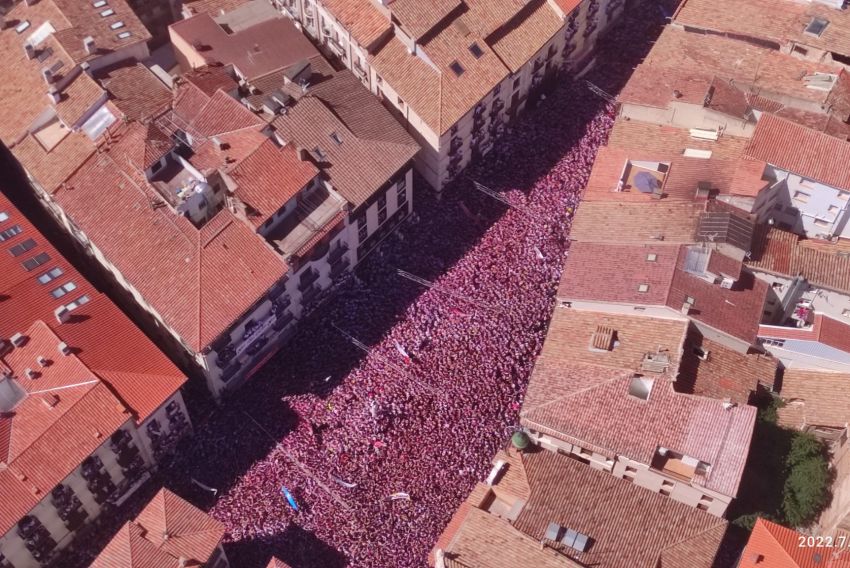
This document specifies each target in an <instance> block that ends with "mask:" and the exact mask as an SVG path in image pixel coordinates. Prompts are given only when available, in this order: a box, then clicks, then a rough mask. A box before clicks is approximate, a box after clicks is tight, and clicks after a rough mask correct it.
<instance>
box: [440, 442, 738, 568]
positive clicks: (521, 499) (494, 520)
mask: <svg viewBox="0 0 850 568" xmlns="http://www.w3.org/2000/svg"><path fill="white" fill-rule="evenodd" d="M497 460H502V461H503V462H504V463H505V464H506V465H505V468H504V470H503V473H502V474H501V475H500V476H499V477H498V478H497V480H496V482H495V483H494V484H493V485H492V486H488V485H486V484H484V483H479V484H478V486H477V487H476V488H475V490H473V492H472V495H470V497H469V499H467V501H466V502H464V504H463V505H462V506H461V508H460V509H459V510H458V513H457V514H456V516H455V518H454V519H452V522H451V523H450V524H449V527H447V529H446V530H445V531H444V533H443V535H442V536H441V537H440V540H439V541H438V543H437V547H439V548H442V549H443V550H444V552H445V557H446V560H447V562H446V566H447V567H449V568H454V567H461V566H474V567H475V568H514V567H516V566H535V567H537V566H539V567H540V568H549V567H551V568H557V567H561V568H569V567H573V566H579V565H581V566H587V565H591V566H597V567H599V568H655V567H656V566H658V565H659V562H660V563H661V564H660V565H662V566H665V567H670V568H685V567H688V568H709V567H710V566H712V563H713V561H714V557H715V554H716V552H717V551H718V549H719V547H720V543H721V540H722V538H723V536H724V534H725V532H726V521H724V520H722V519H718V518H717V517H713V516H711V515H709V514H707V513H704V512H703V511H699V510H698V509H695V508H693V507H688V506H687V505H684V504H682V503H678V502H676V501H674V500H672V499H669V498H665V497H664V496H662V495H659V494H656V493H652V492H650V491H647V490H646V489H643V488H640V487H636V486H634V485H632V484H630V483H628V482H625V481H623V480H621V479H617V478H615V477H613V476H611V475H610V474H608V473H605V472H601V471H596V470H594V469H592V468H590V467H587V466H586V465H584V464H581V463H579V462H577V461H575V460H572V459H570V458H568V457H565V456H561V455H558V454H556V453H553V452H549V451H545V450H539V451H536V452H530V453H525V454H522V455H519V454H517V453H516V452H515V451H514V450H509V451H507V452H500V453H499V454H498V455H497V456H496V457H495V459H494V462H496V461H497ZM500 502H517V503H518V507H519V509H520V510H519V513H518V516H517V518H516V520H515V521H513V522H510V521H509V520H506V519H504V518H500V515H499V514H498V512H497V511H498V507H497V505H499V504H500ZM551 523H555V524H557V525H559V526H560V527H561V528H562V529H561V530H560V531H559V532H561V533H563V532H564V530H572V531H575V532H577V533H580V534H583V535H586V536H587V537H589V541H588V542H589V546H587V547H586V548H585V550H584V551H579V550H577V549H576V548H573V547H569V546H567V545H564V544H560V543H556V542H552V541H551V540H549V541H545V540H544V539H545V535H546V531H547V529H548V527H549V526H550V524H551ZM542 542H547V543H548V546H543V545H542V544H541V543H542Z"/></svg>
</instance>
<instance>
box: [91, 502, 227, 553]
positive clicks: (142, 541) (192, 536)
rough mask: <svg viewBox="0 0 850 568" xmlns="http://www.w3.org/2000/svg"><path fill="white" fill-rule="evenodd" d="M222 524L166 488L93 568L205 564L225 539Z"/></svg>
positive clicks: (108, 548)
mask: <svg viewBox="0 0 850 568" xmlns="http://www.w3.org/2000/svg"><path fill="white" fill-rule="evenodd" d="M224 532H225V529H224V525H223V524H221V523H220V522H219V521H217V520H215V519H213V518H212V517H210V516H209V515H207V514H206V513H204V512H203V511H201V510H199V509H197V508H196V507H194V506H192V505H191V504H189V503H188V502H186V501H184V500H183V499H181V498H180V497H178V496H177V495H175V494H174V493H172V492H170V491H168V490H167V489H162V490H160V492H159V493H157V494H156V495H155V496H154V498H153V499H151V501H150V503H148V504H147V505H146V506H145V508H144V509H142V512H141V513H139V515H138V516H137V517H136V519H135V520H134V521H131V522H129V523H127V524H126V525H124V527H123V528H122V530H121V531H119V532H118V534H117V535H115V537H114V538H113V539H112V541H111V542H110V543H109V544H108V545H107V546H106V548H105V549H104V550H103V552H101V553H100V555H99V556H98V557H97V558H96V559H95V561H94V563H93V564H92V567H93V568H163V567H165V566H172V565H173V566H176V565H177V561H178V559H180V558H185V559H186V560H188V561H190V562H196V563H199V564H204V563H206V562H207V561H208V560H209V559H210V556H211V555H212V553H213V551H214V550H215V549H216V548H217V547H218V545H219V543H220V542H221V539H222V538H223V537H224Z"/></svg>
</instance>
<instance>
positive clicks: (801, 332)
mask: <svg viewBox="0 0 850 568" xmlns="http://www.w3.org/2000/svg"><path fill="white" fill-rule="evenodd" d="M759 337H768V338H772V339H796V340H798V341H817V342H819V343H823V344H824V345H828V346H830V347H834V348H835V349H840V350H841V351H846V352H848V353H850V325H848V324H846V323H844V322H842V321H838V320H837V319H834V318H831V317H829V316H827V315H825V314H815V320H814V322H813V323H812V325H811V326H809V327H805V328H801V327H785V326H778V325H760V326H759Z"/></svg>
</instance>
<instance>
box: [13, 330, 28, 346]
mask: <svg viewBox="0 0 850 568" xmlns="http://www.w3.org/2000/svg"><path fill="white" fill-rule="evenodd" d="M9 341H11V342H12V345H14V346H15V347H22V346H23V345H25V344H26V342H27V336H26V335H24V334H23V333H16V334H15V335H13V336H12V337H10V338H9Z"/></svg>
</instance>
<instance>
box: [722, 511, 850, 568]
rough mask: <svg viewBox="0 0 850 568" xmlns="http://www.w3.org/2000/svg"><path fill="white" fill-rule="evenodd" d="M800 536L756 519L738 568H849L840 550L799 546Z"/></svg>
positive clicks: (848, 557)
mask: <svg viewBox="0 0 850 568" xmlns="http://www.w3.org/2000/svg"><path fill="white" fill-rule="evenodd" d="M802 536H803V535H802V534H800V533H798V532H797V531H794V530H792V529H789V528H786V527H783V526H781V525H777V524H776V523H772V522H770V521H767V520H765V519H761V518H759V519H756V524H755V526H754V527H753V531H752V533H750V539H749V541H748V542H747V546H746V547H745V548H744V551H743V552H742V553H741V560H740V563H739V564H738V568H761V567H762V566H770V568H848V567H850V554H847V551H846V550H845V549H843V548H840V547H839V548H827V547H824V546H800V538H801V537H802Z"/></svg>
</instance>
